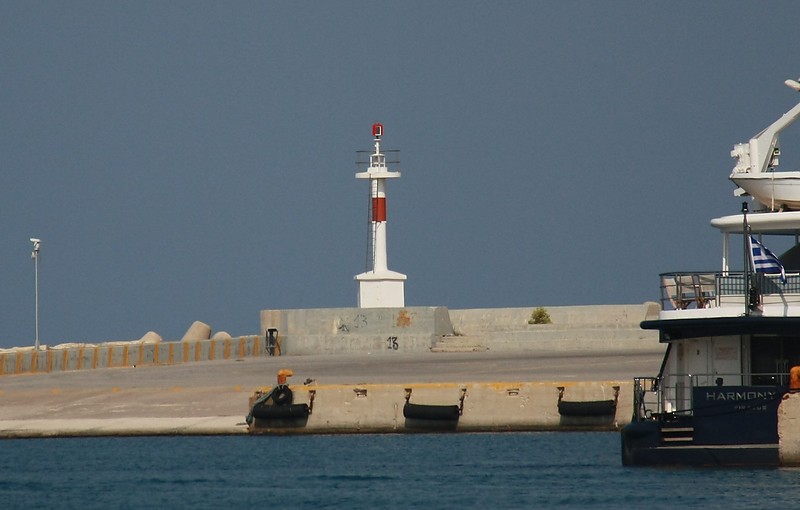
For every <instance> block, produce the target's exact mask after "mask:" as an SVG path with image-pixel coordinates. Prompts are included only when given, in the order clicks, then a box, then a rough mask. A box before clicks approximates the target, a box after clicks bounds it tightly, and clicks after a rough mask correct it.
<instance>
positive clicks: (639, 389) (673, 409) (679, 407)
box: [633, 372, 789, 421]
mask: <svg viewBox="0 0 800 510" xmlns="http://www.w3.org/2000/svg"><path fill="white" fill-rule="evenodd" d="M788 381H789V374H788V373H786V372H770V373H766V372H765V373H757V374H756V373H754V374H742V373H729V374H728V373H714V374H670V375H669V376H668V377H636V378H634V380H633V421H645V420H676V419H680V418H681V417H684V416H691V415H692V414H693V412H694V409H695V403H694V402H693V400H692V396H693V395H694V388H696V387H701V386H718V387H723V385H725V386H763V387H767V388H768V387H779V386H785V385H786V384H787V383H788Z"/></svg>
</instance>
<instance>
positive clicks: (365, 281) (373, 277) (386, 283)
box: [356, 271, 406, 308]
mask: <svg viewBox="0 0 800 510" xmlns="http://www.w3.org/2000/svg"><path fill="white" fill-rule="evenodd" d="M356 280H358V307H359V308H402V307H404V306H406V305H405V289H404V286H405V280H406V275H404V274H401V273H396V272H394V271H377V272H376V271H370V272H367V273H361V274H360V275H357V276H356Z"/></svg>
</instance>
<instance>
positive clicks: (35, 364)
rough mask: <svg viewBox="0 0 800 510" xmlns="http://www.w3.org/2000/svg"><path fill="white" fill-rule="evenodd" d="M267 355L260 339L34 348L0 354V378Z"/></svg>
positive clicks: (263, 341)
mask: <svg viewBox="0 0 800 510" xmlns="http://www.w3.org/2000/svg"><path fill="white" fill-rule="evenodd" d="M266 354H267V347H266V342H265V337H263V336H242V337H238V338H222V339H207V340H182V341H177V342H146V341H145V342H142V341H134V342H110V343H105V344H97V345H92V344H72V345H69V346H65V347H60V348H48V349H44V350H39V351H37V350H35V349H33V348H17V349H11V350H5V351H3V352H0V376H2V375H14V374H25V373H48V372H59V371H66V370H87V369H95V368H114V367H132V366H145V365H174V364H178V363H189V362H193V361H214V360H224V359H237V358H244V357H248V356H263V355H266Z"/></svg>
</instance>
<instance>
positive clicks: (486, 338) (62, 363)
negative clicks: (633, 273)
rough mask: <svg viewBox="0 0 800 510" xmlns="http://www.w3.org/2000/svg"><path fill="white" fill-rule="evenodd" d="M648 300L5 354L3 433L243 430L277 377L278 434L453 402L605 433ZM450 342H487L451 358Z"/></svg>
mask: <svg viewBox="0 0 800 510" xmlns="http://www.w3.org/2000/svg"><path fill="white" fill-rule="evenodd" d="M648 306H649V305H647V304H645V305H620V306H617V307H575V308H582V309H580V310H569V308H572V307H553V308H549V309H548V310H549V311H550V313H551V316H552V317H553V324H551V325H538V324H537V325H531V324H528V319H529V317H530V314H531V311H532V310H533V308H527V309H500V310H495V311H494V314H492V311H491V310H480V311H448V310H447V309H446V308H442V307H423V308H404V309H370V310H369V311H368V312H367V313H362V312H363V311H361V310H360V309H323V310H305V311H265V312H262V314H261V322H262V329H264V330H265V331H264V333H266V329H268V328H272V327H274V328H275V329H277V330H278V337H279V338H278V341H279V342H280V345H281V349H280V351H275V354H276V355H275V356H270V355H269V349H268V346H267V341H268V337H266V336H265V335H254V336H247V337H238V338H227V337H225V338H220V339H214V338H211V339H204V340H195V341H191V340H184V341H162V342H153V343H149V342H141V341H136V342H110V343H107V344H98V345H89V344H71V345H67V346H64V347H63V348H60V349H45V350H39V351H35V350H33V349H15V350H6V351H3V352H0V384H1V386H0V437H49V436H80V435H88V436H95V435H155V434H167V435H170V434H179V435H183V434H243V433H247V425H246V422H245V416H246V415H247V414H248V411H249V405H248V401H249V399H250V398H251V396H252V395H253V392H254V391H255V390H256V389H259V388H266V389H269V388H271V387H272V385H274V384H275V378H276V374H277V371H278V370H279V369H282V368H290V369H292V370H293V371H294V377H293V378H292V379H291V380H290V381H289V384H290V387H291V388H292V390H293V391H294V393H295V402H296V403H308V404H309V405H312V406H313V407H312V413H311V415H310V416H309V417H308V420H307V421H306V422H305V423H304V424H303V427H302V428H300V429H297V428H295V429H293V430H277V431H275V432H276V433H331V432H346V433H355V432H367V431H372V432H416V431H419V429H418V428H415V427H411V426H408V425H409V424H408V423H406V420H405V419H404V417H403V412H402V411H403V406H404V405H405V403H406V402H407V401H408V402H410V403H412V404H424V405H454V404H456V403H458V404H459V405H461V413H460V416H459V417H458V423H457V427H456V430H459V431H488V430H492V431H502V430H574V429H585V428H591V429H599V430H615V429H617V428H618V427H621V426H622V425H624V424H625V423H627V422H628V421H629V420H630V415H631V408H630V406H631V401H632V397H631V381H632V379H633V377H635V376H641V375H651V374H654V373H656V372H657V371H658V367H659V365H660V363H661V358H662V356H663V352H664V347H663V345H660V344H659V343H658V341H657V338H656V337H655V336H654V335H653V334H652V332H645V333H642V332H641V331H640V330H639V329H638V322H639V321H641V320H642V319H644V317H645V315H646V314H647V313H648ZM592 317H595V319H593V318H592ZM454 338H455V339H467V340H468V342H475V343H476V344H477V345H479V346H480V347H481V348H480V349H477V350H475V349H473V350H469V351H466V352H459V351H461V350H462V349H461V348H460V347H459V348H455V349H453V348H450V347H448V346H447V345H446V342H447V340H448V339H454ZM278 352H280V353H281V354H283V356H277V353H278ZM312 399H313V402H312ZM560 399H561V400H564V401H569V402H591V401H608V400H611V399H613V400H614V402H615V406H614V408H613V412H612V413H611V414H608V415H605V416H603V417H592V418H591V419H588V420H587V419H584V418H583V417H580V416H578V417H575V416H563V415H562V414H561V413H560V412H559V405H558V404H559V400H560Z"/></svg>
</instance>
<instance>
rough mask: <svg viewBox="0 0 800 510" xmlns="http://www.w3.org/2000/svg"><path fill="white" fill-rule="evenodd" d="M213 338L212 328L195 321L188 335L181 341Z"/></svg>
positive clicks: (187, 331) (188, 330) (187, 332)
mask: <svg viewBox="0 0 800 510" xmlns="http://www.w3.org/2000/svg"><path fill="white" fill-rule="evenodd" d="M209 338H211V326H209V325H208V324H205V323H203V322H200V321H194V322H193V323H192V325H191V326H189V329H187V330H186V333H185V334H184V335H183V338H181V341H184V342H185V341H189V340H208V339H209Z"/></svg>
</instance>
